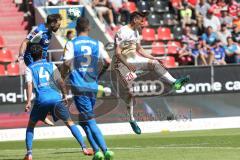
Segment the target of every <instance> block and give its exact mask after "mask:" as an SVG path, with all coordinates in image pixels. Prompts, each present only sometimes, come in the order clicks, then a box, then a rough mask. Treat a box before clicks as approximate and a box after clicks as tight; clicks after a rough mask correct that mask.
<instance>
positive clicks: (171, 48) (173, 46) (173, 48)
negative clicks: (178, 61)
mask: <svg viewBox="0 0 240 160" xmlns="http://www.w3.org/2000/svg"><path fill="white" fill-rule="evenodd" d="M167 48H168V54H177V53H178V50H179V49H180V48H181V44H180V42H176V41H169V42H168V43H167Z"/></svg>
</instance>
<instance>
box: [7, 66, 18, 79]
mask: <svg viewBox="0 0 240 160" xmlns="http://www.w3.org/2000/svg"><path fill="white" fill-rule="evenodd" d="M19 74H20V68H19V64H18V63H10V64H8V65H7V75H8V76H18V75H19Z"/></svg>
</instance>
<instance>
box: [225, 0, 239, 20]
mask: <svg viewBox="0 0 240 160" xmlns="http://www.w3.org/2000/svg"><path fill="white" fill-rule="evenodd" d="M239 7H240V6H239V4H238V3H237V2H236V1H235V0H229V2H228V12H229V14H230V16H232V17H237V15H238V12H239Z"/></svg>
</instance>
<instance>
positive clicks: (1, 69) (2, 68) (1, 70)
mask: <svg viewBox="0 0 240 160" xmlns="http://www.w3.org/2000/svg"><path fill="white" fill-rule="evenodd" d="M5 75H6V72H5V66H4V65H1V64H0V76H5Z"/></svg>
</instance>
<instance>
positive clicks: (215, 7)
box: [210, 0, 222, 17]
mask: <svg viewBox="0 0 240 160" xmlns="http://www.w3.org/2000/svg"><path fill="white" fill-rule="evenodd" d="M210 5H211V8H210V10H211V11H213V14H214V15H215V16H216V17H221V10H222V4H221V1H219V0H212V2H211V4H210Z"/></svg>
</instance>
